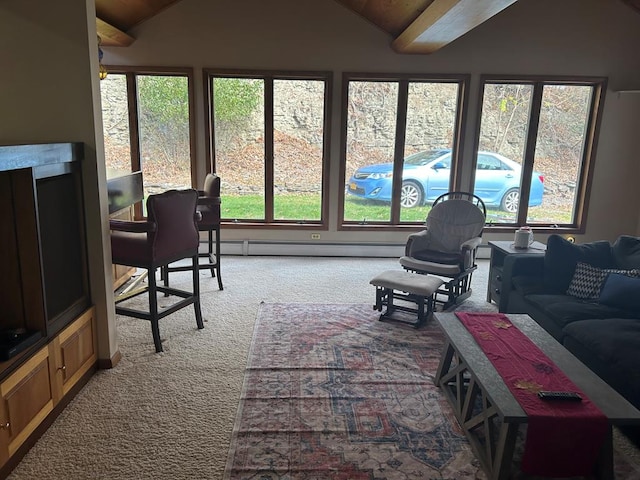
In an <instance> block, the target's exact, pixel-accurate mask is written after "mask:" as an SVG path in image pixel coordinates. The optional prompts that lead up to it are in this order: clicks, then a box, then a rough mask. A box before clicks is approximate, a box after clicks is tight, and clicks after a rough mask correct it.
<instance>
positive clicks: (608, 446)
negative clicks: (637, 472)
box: [595, 425, 614, 480]
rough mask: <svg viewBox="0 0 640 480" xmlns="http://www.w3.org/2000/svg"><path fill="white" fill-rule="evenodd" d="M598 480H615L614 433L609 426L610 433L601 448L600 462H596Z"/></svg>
mask: <svg viewBox="0 0 640 480" xmlns="http://www.w3.org/2000/svg"><path fill="white" fill-rule="evenodd" d="M595 468H596V471H595V474H596V478H599V479H603V480H613V479H614V475H613V431H612V428H611V425H609V431H608V432H607V436H606V438H605V440H604V442H603V443H602V448H600V454H599V455H598V461H597V462H596V467H595Z"/></svg>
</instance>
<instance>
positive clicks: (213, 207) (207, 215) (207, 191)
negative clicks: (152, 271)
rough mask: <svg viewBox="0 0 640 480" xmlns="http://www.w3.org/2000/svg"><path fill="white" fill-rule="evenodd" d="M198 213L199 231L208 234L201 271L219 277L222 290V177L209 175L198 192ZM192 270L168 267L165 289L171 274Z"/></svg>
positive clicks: (189, 268) (219, 286) (164, 277)
mask: <svg viewBox="0 0 640 480" xmlns="http://www.w3.org/2000/svg"><path fill="white" fill-rule="evenodd" d="M198 195H199V196H198V207H197V208H198V212H199V213H200V215H201V218H200V220H199V221H198V230H199V231H201V232H207V234H208V241H207V253H200V254H199V255H198V256H199V257H200V258H206V261H205V262H200V263H199V266H198V268H199V269H200V270H210V271H211V276H212V277H218V289H219V290H223V288H222V276H221V275H220V204H221V203H222V201H221V199H220V177H219V176H218V175H216V174H215V173H208V174H207V176H206V177H205V179H204V188H203V189H202V190H198ZM214 232H215V235H216V238H215V252H214V251H213V242H214V239H213V234H214ZM185 270H191V267H184V266H173V267H171V266H168V265H167V266H166V267H164V268H163V270H162V279H163V280H164V285H165V287H168V286H169V272H181V271H185Z"/></svg>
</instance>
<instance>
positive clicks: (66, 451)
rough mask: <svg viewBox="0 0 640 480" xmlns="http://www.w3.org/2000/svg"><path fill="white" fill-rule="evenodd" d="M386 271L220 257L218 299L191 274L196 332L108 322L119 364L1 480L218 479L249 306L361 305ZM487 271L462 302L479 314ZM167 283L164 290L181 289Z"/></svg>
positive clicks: (169, 323)
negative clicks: (154, 332) (116, 335)
mask: <svg viewBox="0 0 640 480" xmlns="http://www.w3.org/2000/svg"><path fill="white" fill-rule="evenodd" d="M398 268H399V265H398V263H397V259H360V258H300V257H298V258H296V257H224V258H223V263H222V272H223V280H224V288H225V289H224V291H222V292H221V291H218V288H217V282H216V279H212V278H211V277H209V276H207V275H206V274H205V272H202V274H201V289H202V301H203V316H204V319H205V321H206V323H205V328H204V329H203V330H197V329H196V325H195V319H194V317H193V310H192V309H190V308H188V309H184V310H182V311H180V312H177V313H175V314H174V315H172V316H169V317H167V318H165V319H163V320H162V321H161V324H160V329H161V334H162V338H163V339H164V348H165V351H164V352H163V353H161V354H156V353H154V352H155V351H154V347H153V342H152V338H151V331H150V327H149V324H148V323H147V322H145V321H143V320H136V319H132V318H126V317H121V318H119V319H118V329H119V332H120V349H121V352H122V355H123V358H122V361H121V362H120V363H119V364H118V365H117V366H116V367H115V368H113V369H111V370H103V371H100V372H98V373H97V374H96V375H95V376H94V377H93V378H92V379H91V381H90V382H89V384H88V385H87V386H86V387H85V388H84V389H83V390H82V391H81V392H80V393H79V394H78V396H77V397H76V398H75V399H74V400H73V401H72V403H71V404H70V405H69V406H68V407H67V408H66V409H65V410H64V412H63V413H62V414H61V415H60V417H58V419H57V420H56V421H55V422H54V424H53V425H52V426H51V427H50V428H49V430H47V432H45V434H44V435H43V436H42V438H41V439H40V440H39V441H38V443H37V444H36V445H35V446H34V447H33V448H32V449H31V451H30V452H29V453H28V454H27V455H26V456H25V458H24V459H23V461H22V462H21V463H20V464H19V465H18V467H17V468H16V469H15V470H14V472H13V473H12V475H11V476H10V477H9V478H11V479H13V480H18V479H20V480H22V479H25V480H26V479H28V480H34V479H42V480H47V479H77V480H82V479H110V480H119V479H151V478H153V479H220V478H222V475H223V472H224V467H225V463H226V460H227V454H228V449H229V441H230V438H231V432H232V429H233V425H234V420H235V416H236V412H237V409H238V403H239V397H240V391H241V387H242V382H243V373H244V369H245V366H246V363H247V355H248V351H249V345H250V341H251V337H252V333H253V326H254V323H255V320H256V314H257V310H258V305H259V304H260V302H304V303H322V302H326V303H360V304H362V303H371V304H372V305H373V302H374V297H375V295H374V287H373V286H371V285H369V280H370V279H371V278H373V276H375V275H376V274H378V273H380V272H381V271H383V270H386V269H398ZM487 268H488V262H487V261H486V260H484V261H481V262H480V269H479V272H477V273H476V275H475V276H474V279H473V283H472V285H473V287H474V295H473V296H472V298H470V299H469V300H467V302H469V301H473V302H479V304H480V303H483V302H484V299H485V295H486V285H487V283H486V278H487ZM188 275H189V274H188V273H184V272H182V273H175V274H172V277H171V278H172V284H174V285H179V284H183V282H184V281H185V280H186V281H187V282H188V278H189V277H188Z"/></svg>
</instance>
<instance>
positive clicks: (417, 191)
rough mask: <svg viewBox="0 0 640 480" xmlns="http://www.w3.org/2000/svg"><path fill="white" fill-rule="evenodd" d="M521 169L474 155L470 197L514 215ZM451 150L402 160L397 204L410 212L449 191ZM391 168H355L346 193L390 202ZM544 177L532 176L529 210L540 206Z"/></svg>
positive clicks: (506, 160)
mask: <svg viewBox="0 0 640 480" xmlns="http://www.w3.org/2000/svg"><path fill="white" fill-rule="evenodd" d="M520 170H521V166H520V165H519V164H518V163H516V162H514V161H513V160H510V159H509V158H506V157H504V156H502V155H500V154H498V153H493V152H478V162H477V167H476V180H475V187H474V193H475V194H476V195H478V196H479V197H480V198H481V199H482V201H484V203H485V205H486V206H487V207H494V208H500V209H502V210H504V211H507V212H509V213H515V212H517V211H518V201H519V200H520ZM450 173H451V150H449V149H440V150H429V151H424V152H418V153H414V154H413V155H409V156H408V157H406V158H405V159H404V166H403V170H402V193H401V198H400V204H401V205H402V206H403V207H405V208H413V207H419V206H421V205H424V204H425V203H431V202H433V201H434V200H435V199H436V198H438V197H439V196H440V195H442V194H443V193H446V192H448V191H449V176H450ZM392 180H393V164H392V163H380V164H376V165H367V166H365V167H362V168H359V169H358V170H356V172H355V173H354V174H353V175H352V176H351V178H350V179H349V182H348V184H347V193H349V194H350V195H354V196H356V197H360V198H366V199H369V200H380V201H384V202H390V201H391V183H392ZM543 182H544V175H542V174H541V173H539V172H533V176H532V180H531V192H530V194H529V206H530V207H535V206H538V205H540V204H542V194H543V190H544V184H543Z"/></svg>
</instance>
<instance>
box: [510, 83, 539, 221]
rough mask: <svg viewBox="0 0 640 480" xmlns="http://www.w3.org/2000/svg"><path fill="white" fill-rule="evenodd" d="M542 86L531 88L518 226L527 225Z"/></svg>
mask: <svg viewBox="0 0 640 480" xmlns="http://www.w3.org/2000/svg"><path fill="white" fill-rule="evenodd" d="M543 89H544V85H543V84H542V83H540V82H538V83H536V84H535V85H534V87H533V96H532V99H531V111H530V113H529V126H528V130H527V144H526V146H525V152H524V162H523V165H522V178H521V180H520V202H519V205H518V220H517V223H518V225H525V224H526V223H527V214H528V209H529V194H530V192H531V177H532V175H533V164H534V160H535V154H536V141H537V139H538V127H539V125H540V109H541V106H542V92H543Z"/></svg>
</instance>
